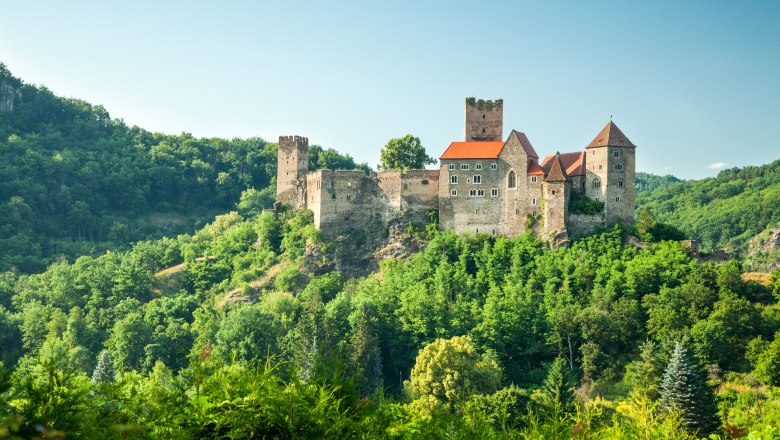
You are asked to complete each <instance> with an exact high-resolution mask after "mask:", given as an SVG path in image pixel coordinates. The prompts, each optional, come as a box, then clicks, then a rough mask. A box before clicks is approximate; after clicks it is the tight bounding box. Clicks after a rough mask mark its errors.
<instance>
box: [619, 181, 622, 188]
mask: <svg viewBox="0 0 780 440" xmlns="http://www.w3.org/2000/svg"><path fill="white" fill-rule="evenodd" d="M618 188H623V181H622V180H618Z"/></svg>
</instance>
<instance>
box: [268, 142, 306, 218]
mask: <svg viewBox="0 0 780 440" xmlns="http://www.w3.org/2000/svg"><path fill="white" fill-rule="evenodd" d="M308 171H309V139H307V138H305V137H303V136H279V150H278V158H277V168H276V200H277V201H278V202H282V203H286V204H288V205H290V206H292V207H294V208H298V207H300V206H303V205H305V204H306V190H307V183H306V179H307V177H306V175H307V173H308Z"/></svg>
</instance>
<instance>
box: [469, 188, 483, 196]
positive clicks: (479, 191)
mask: <svg viewBox="0 0 780 440" xmlns="http://www.w3.org/2000/svg"><path fill="white" fill-rule="evenodd" d="M469 197H485V190H484V189H470V190H469Z"/></svg>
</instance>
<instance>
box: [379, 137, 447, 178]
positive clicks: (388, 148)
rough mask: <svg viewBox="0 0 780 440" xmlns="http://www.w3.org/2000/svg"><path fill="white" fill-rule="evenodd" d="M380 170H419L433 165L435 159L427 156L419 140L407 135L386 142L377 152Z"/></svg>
mask: <svg viewBox="0 0 780 440" xmlns="http://www.w3.org/2000/svg"><path fill="white" fill-rule="evenodd" d="M379 160H380V161H379V169H380V170H385V171H387V170H421V169H424V168H425V166H426V165H433V164H435V163H436V159H434V158H432V157H430V156H428V154H427V153H426V152H425V148H424V147H423V146H422V145H421V144H420V138H418V137H416V136H412V135H410V134H407V135H406V136H404V137H401V138H393V139H390V140H389V141H387V143H386V144H385V146H384V147H382V150H381V151H380V152H379Z"/></svg>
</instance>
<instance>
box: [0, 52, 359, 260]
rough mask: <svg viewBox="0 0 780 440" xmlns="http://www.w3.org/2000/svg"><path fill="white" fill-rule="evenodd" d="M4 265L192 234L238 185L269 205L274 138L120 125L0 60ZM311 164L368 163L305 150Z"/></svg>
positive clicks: (227, 204)
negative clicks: (30, 82) (165, 131)
mask: <svg viewBox="0 0 780 440" xmlns="http://www.w3.org/2000/svg"><path fill="white" fill-rule="evenodd" d="M0 101H3V102H6V101H9V102H11V103H12V106H10V107H9V108H0V161H1V162H2V164H3V166H2V168H0V209H1V210H2V212H3V214H4V215H3V216H2V217H1V218H0V270H9V269H13V270H17V271H20V272H24V273H30V272H40V271H42V270H44V269H45V268H46V266H48V265H49V264H50V263H52V262H53V261H56V260H57V259H59V258H60V257H63V256H64V257H65V258H69V259H71V260H72V259H73V258H75V257H77V256H79V255H88V254H95V255H99V254H100V253H102V251H103V250H105V249H122V248H126V247H127V246H129V245H130V244H132V243H134V242H136V241H139V240H144V239H149V238H159V237H162V236H163V235H169V236H170V235H176V234H177V233H181V232H190V233H191V232H194V231H195V230H196V229H198V228H200V227H202V226H203V225H204V224H205V223H206V222H207V221H208V220H210V219H212V218H213V217H214V215H216V214H218V213H222V212H226V211H227V210H229V209H231V208H232V207H233V206H234V205H235V203H236V202H237V201H238V200H239V198H240V197H241V195H242V192H244V191H247V190H252V189H254V188H256V189H257V190H256V191H250V193H248V194H245V195H244V196H245V198H247V199H249V200H251V202H252V203H260V204H262V205H263V206H266V207H270V205H271V204H272V203H273V199H274V197H275V187H274V181H275V176H276V144H275V143H270V142H266V141H264V140H263V139H260V138H250V139H232V140H226V139H217V138H210V139H205V138H195V137H193V136H192V135H191V134H188V133H182V134H180V135H165V134H160V133H150V132H148V131H145V130H143V129H141V128H138V127H135V126H134V127H128V126H127V125H126V124H125V123H124V122H123V121H121V120H118V119H112V118H111V117H110V116H109V114H108V112H107V111H106V110H105V109H104V108H103V107H101V106H96V105H91V104H89V103H86V102H84V101H81V100H78V99H66V98H61V97H57V96H55V95H54V94H53V93H52V92H51V91H49V90H48V89H46V88H45V87H37V86H33V85H28V84H24V83H23V82H22V81H21V80H19V79H17V78H15V77H13V76H12V75H11V73H10V72H9V71H8V69H7V68H6V67H5V65H3V64H0ZM311 150H312V151H311V153H312V161H311V165H312V166H325V167H331V168H343V169H354V168H358V167H360V168H363V169H366V168H367V166H366V165H365V164H355V162H354V160H353V159H352V158H351V157H349V156H343V155H340V154H338V153H337V152H336V151H335V150H333V149H323V148H322V147H319V146H313V147H312V149H311Z"/></svg>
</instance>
